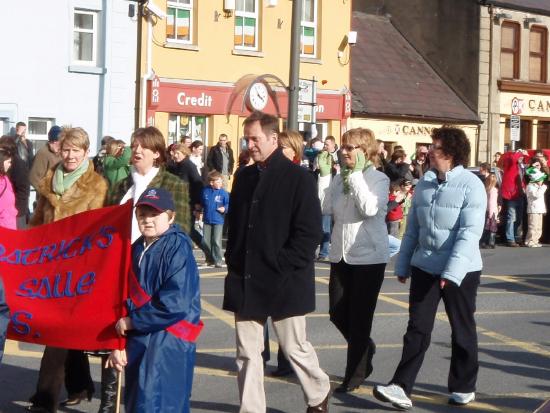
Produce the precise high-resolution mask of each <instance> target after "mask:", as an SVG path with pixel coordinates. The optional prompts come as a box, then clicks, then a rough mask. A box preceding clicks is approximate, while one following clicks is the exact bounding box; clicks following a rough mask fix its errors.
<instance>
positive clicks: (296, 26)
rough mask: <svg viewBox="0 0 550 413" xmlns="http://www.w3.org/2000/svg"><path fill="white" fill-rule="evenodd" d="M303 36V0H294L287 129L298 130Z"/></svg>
mask: <svg viewBox="0 0 550 413" xmlns="http://www.w3.org/2000/svg"><path fill="white" fill-rule="evenodd" d="M301 37H302V0H293V1H292V32H291V35H290V74H289V80H288V118H287V129H292V130H298V97H299V92H300V85H299V83H300V41H301Z"/></svg>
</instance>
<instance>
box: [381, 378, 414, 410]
mask: <svg viewBox="0 0 550 413" xmlns="http://www.w3.org/2000/svg"><path fill="white" fill-rule="evenodd" d="M373 394H374V397H376V398H377V399H378V400H380V401H382V402H389V403H391V404H392V406H393V407H396V408H398V409H401V410H409V409H410V408H411V407H412V401H411V399H409V398H408V397H407V395H406V394H405V391H404V390H403V388H402V387H401V386H398V385H397V384H388V385H387V386H381V385H378V386H374V389H373Z"/></svg>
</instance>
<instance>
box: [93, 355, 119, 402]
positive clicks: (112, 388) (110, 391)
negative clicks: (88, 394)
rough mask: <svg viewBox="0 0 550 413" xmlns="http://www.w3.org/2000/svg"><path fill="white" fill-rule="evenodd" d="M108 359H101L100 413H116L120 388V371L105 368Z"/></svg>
mask: <svg viewBox="0 0 550 413" xmlns="http://www.w3.org/2000/svg"><path fill="white" fill-rule="evenodd" d="M105 361H106V357H102V358H101V364H102V367H101V404H100V405H99V411H98V413H115V411H116V399H117V388H118V371H117V370H116V369H113V368H106V367H105Z"/></svg>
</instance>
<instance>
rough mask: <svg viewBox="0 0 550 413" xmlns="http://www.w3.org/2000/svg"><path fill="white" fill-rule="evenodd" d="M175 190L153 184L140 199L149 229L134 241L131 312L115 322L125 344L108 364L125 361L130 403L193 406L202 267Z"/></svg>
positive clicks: (158, 410) (152, 412) (178, 408)
mask: <svg viewBox="0 0 550 413" xmlns="http://www.w3.org/2000/svg"><path fill="white" fill-rule="evenodd" d="M174 210H175V207H174V201H173V199H172V195H171V194H170V193H169V192H168V191H166V190H164V189H160V188H150V189H147V190H146V191H145V192H144V193H143V194H142V195H141V196H140V198H139V200H138V202H137V203H136V217H137V222H138V227H139V231H140V232H141V234H142V236H141V237H140V238H138V239H137V240H136V241H135V242H134V244H133V245H132V269H133V272H131V273H130V274H129V275H128V292H129V296H130V297H129V299H128V300H127V306H128V312H129V315H128V316H127V317H123V318H121V319H119V320H118V322H117V323H116V326H115V328H116V330H117V333H118V334H120V335H123V336H124V335H127V341H126V349H125V350H113V351H112V352H111V355H110V356H109V359H108V361H107V366H108V367H115V368H116V369H117V370H119V371H122V369H123V368H126V385H125V409H126V411H127V412H132V413H164V412H178V413H188V412H189V410H190V408H189V398H190V396H191V386H192V383H193V369H194V366H195V350H196V348H195V341H196V339H197V337H198V335H199V333H200V331H201V329H202V322H201V321H200V312H201V307H200V292H199V273H198V269H197V264H196V263H195V258H194V257H193V249H192V246H191V241H190V239H189V238H188V236H187V235H186V234H185V233H184V232H182V231H181V229H180V228H179V227H178V226H177V225H173V223H174V218H175V213H174Z"/></svg>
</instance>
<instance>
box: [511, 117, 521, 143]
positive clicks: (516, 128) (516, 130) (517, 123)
mask: <svg viewBox="0 0 550 413" xmlns="http://www.w3.org/2000/svg"><path fill="white" fill-rule="evenodd" d="M520 135H521V119H520V117H519V116H518V115H512V116H510V140H511V141H515V142H519V139H520Z"/></svg>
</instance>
